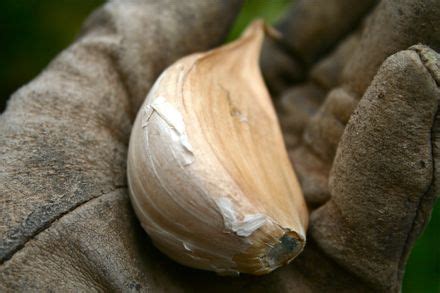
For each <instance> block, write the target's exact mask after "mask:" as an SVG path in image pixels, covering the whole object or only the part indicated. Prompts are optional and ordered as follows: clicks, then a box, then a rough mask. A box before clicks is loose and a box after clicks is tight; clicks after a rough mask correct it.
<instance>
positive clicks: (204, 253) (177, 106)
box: [127, 21, 308, 275]
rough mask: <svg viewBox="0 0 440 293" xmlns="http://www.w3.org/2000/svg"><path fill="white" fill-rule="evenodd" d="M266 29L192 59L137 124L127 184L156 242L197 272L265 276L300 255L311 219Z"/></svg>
mask: <svg viewBox="0 0 440 293" xmlns="http://www.w3.org/2000/svg"><path fill="white" fill-rule="evenodd" d="M264 33H265V25H264V23H263V22H261V21H256V22H254V23H253V24H252V25H250V27H249V28H248V29H247V30H246V31H245V32H244V33H243V35H242V36H241V38H240V39H238V40H237V41H235V42H232V43H230V44H227V45H224V46H222V47H219V48H217V49H214V50H211V51H208V52H206V53H198V54H193V55H190V56H188V57H185V58H183V59H181V60H179V61H177V62H176V63H175V64H173V65H172V66H170V67H169V68H168V69H167V70H165V71H164V72H163V73H162V75H161V76H160V77H159V79H158V80H157V81H156V83H155V84H154V86H153V88H152V89H151V91H150V93H149V94H148V96H147V98H146V100H145V102H144V104H143V106H142V107H141V109H140V110H139V113H138V115H137V117H136V121H135V124H134V126H133V130H132V134H131V138H130V146H129V153H128V167H127V172H128V183H129V189H130V198H131V201H132V204H133V207H134V209H135V212H136V214H137V216H138V218H139V219H140V222H141V224H142V226H143V228H144V229H145V230H146V232H147V233H148V234H149V235H150V237H151V238H152V240H153V242H154V244H155V245H156V246H157V247H158V248H159V249H160V250H161V251H162V252H164V253H165V254H167V255H168V256H169V257H171V258H172V259H174V260H176V261H178V262H179V263H182V264H184V265H188V266H190V267H194V268H199V269H205V270H211V271H215V272H217V273H219V274H227V275H231V274H232V275H234V274H238V273H239V272H242V273H249V274H256V275H260V274H266V273H269V272H271V271H272V270H274V269H276V268H278V267H280V266H282V265H284V264H286V263H288V262H290V261H291V260H292V259H293V258H294V257H295V256H297V255H298V254H299V253H300V252H301V251H302V249H303V247H304V244H305V231H306V227H307V222H308V212H307V208H306V205H305V201H304V198H303V195H302V192H301V189H300V187H299V184H298V181H297V179H296V176H295V174H294V171H293V169H292V166H291V165H290V161H289V159H288V155H287V152H286V149H285V147H284V143H283V138H282V135H281V131H280V127H279V125H278V120H277V117H276V114H275V111H274V108H273V105H272V102H271V99H270V96H269V93H268V91H267V89H266V86H265V84H264V81H263V79H262V76H261V72H260V69H259V64H258V61H259V55H260V50H261V44H262V41H263V38H264Z"/></svg>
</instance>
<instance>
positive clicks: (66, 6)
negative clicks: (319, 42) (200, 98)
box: [0, 0, 440, 292]
mask: <svg viewBox="0 0 440 293" xmlns="http://www.w3.org/2000/svg"><path fill="white" fill-rule="evenodd" d="M158 1H159V0H158ZM176 1H178V0H176ZM207 1H208V0H207ZM102 2H103V1H102V0H82V1H80V0H57V1H55V0H1V1H0V111H3V109H4V106H5V103H6V100H7V99H8V98H9V96H10V95H11V94H12V93H13V92H14V91H15V90H16V89H18V88H19V87H20V86H21V85H23V84H25V83H27V82H28V81H30V80H31V79H32V78H33V77H35V76H36V75H37V74H38V73H39V72H40V71H41V70H42V69H43V68H44V67H45V66H46V65H47V64H48V62H49V61H50V60H51V59H52V58H53V57H54V56H56V54H58V53H59V52H60V51H61V50H62V49H63V48H65V47H66V46H68V44H69V43H70V42H72V40H74V38H75V36H76V35H77V34H78V32H79V28H80V26H81V23H82V22H83V20H84V19H85V18H86V16H87V15H88V14H89V13H90V12H91V11H92V10H93V9H94V8H95V7H97V6H98V5H100V4H101V3H102ZM290 3H291V1H290V0H246V2H245V5H244V7H243V10H242V12H241V14H240V16H239V18H238V19H237V21H236V24H235V26H234V28H233V30H232V31H231V33H230V35H229V37H228V39H229V40H230V39H233V38H235V37H236V36H237V35H238V34H239V33H240V32H241V30H242V29H243V28H244V27H245V26H246V24H247V23H249V22H250V21H251V20H252V19H253V18H255V17H262V18H264V19H265V20H266V21H268V22H270V23H273V22H274V20H276V19H277V18H279V16H280V15H281V14H282V13H283V11H284V10H285V9H286V8H287V6H288V5H289V4H290ZM439 227H440V205H437V206H436V208H435V210H434V213H433V215H432V219H431V222H430V224H429V226H428V228H427V229H426V231H425V232H424V234H423V236H422V237H421V238H420V239H419V240H418V241H417V244H416V246H415V248H414V250H413V252H412V254H411V257H410V259H409V262H408V266H407V269H406V274H405V280H404V284H403V292H440V237H439V236H438V234H437V231H436V229H438V228H439Z"/></svg>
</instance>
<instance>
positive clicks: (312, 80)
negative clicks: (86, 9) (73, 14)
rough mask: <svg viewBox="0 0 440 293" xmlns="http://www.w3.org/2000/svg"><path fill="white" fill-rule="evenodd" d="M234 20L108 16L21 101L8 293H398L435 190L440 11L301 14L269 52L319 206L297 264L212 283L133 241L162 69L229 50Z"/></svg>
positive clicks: (1, 279)
mask: <svg viewBox="0 0 440 293" xmlns="http://www.w3.org/2000/svg"><path fill="white" fill-rule="evenodd" d="M239 7H240V1H239V0H222V1H217V2H212V1H203V0H197V1H185V2H183V1H181V2H176V1H173V0H165V1H160V2H159V1H153V0H149V1H141V0H136V1H135V0H132V1H125V2H122V1H111V2H109V3H107V4H106V5H104V7H102V8H101V9H99V10H97V11H96V12H95V13H94V14H93V15H92V16H91V17H90V18H89V19H88V20H87V21H86V23H85V25H84V27H83V30H82V33H81V35H80V36H79V38H78V39H77V40H76V41H75V42H74V43H73V44H72V45H71V46H70V47H69V48H67V49H66V50H65V51H64V52H62V53H61V54H60V55H59V56H58V57H57V58H56V59H55V60H54V61H53V62H52V63H51V64H50V65H49V66H48V67H47V68H46V69H45V70H44V71H43V72H42V73H41V74H40V75H39V76H38V77H37V78H36V79H34V80H33V81H32V82H31V83H29V84H28V85H26V86H24V87H23V88H21V89H19V90H18V91H17V92H16V93H15V94H14V95H13V96H12V97H11V99H10V101H9V103H8V107H7V110H6V111H5V112H4V114H2V116H1V117H0V121H1V122H0V137H1V138H0V141H1V142H2V143H1V145H0V166H2V167H1V170H0V188H1V197H0V203H1V210H0V219H1V223H2V224H1V225H0V261H1V263H0V290H1V291H66V290H67V291H114V290H116V291H153V292H164V291H166V292H170V291H172V292H174V291H176V292H179V291H189V292H193V291H201V292H205V291H208V290H209V291H227V290H228V291H232V290H243V291H244V290H247V291H262V292H263V291H264V292H267V291H271V292H272V291H273V292H287V291H296V292H315V291H316V292H321V291H326V292H333V291H335V292H336V291H338V292H341V291H342V292H344V291H356V292H363V291H375V292H378V291H385V292H388V291H392V292H395V291H399V289H400V284H401V280H402V275H403V271H404V267H405V263H406V259H407V256H408V254H409V252H410V250H411V247H412V245H413V243H414V241H415V240H416V238H417V237H418V235H419V234H420V233H421V231H422V229H423V227H424V226H425V225H426V223H427V220H428V218H429V215H430V211H431V209H432V207H433V204H434V200H435V197H436V194H437V195H438V192H439V189H438V184H439V183H438V176H439V171H438V170H440V166H439V159H438V156H439V147H440V136H439V131H440V122H439V121H440V119H439V117H438V116H439V115H438V114H437V109H438V102H439V99H440V89H439V85H440V68H439V67H440V57H439V55H438V54H437V53H436V52H435V51H434V50H439V49H440V29H439V28H440V26H439V24H440V18H438V16H439V15H440V3H438V1H435V0H419V1H414V0H404V1H397V0H388V1H382V2H380V3H375V1H371V0H361V1H357V3H356V4H354V3H353V1H348V0H332V1H328V0H314V1H309V0H303V1H300V0H298V1H296V2H295V5H294V6H293V7H292V9H291V11H289V13H288V14H287V15H286V17H285V19H284V20H282V21H281V22H280V24H279V25H278V28H279V30H280V31H281V32H282V33H283V35H284V38H283V40H282V41H280V42H273V41H267V43H266V45H265V51H264V54H263V59H262V66H263V71H264V73H265V75H266V79H267V82H268V85H269V87H270V89H271V90H272V92H273V93H274V97H275V99H274V103H275V105H276V107H277V109H278V111H279V115H280V120H281V124H282V127H283V130H284V133H285V139H286V145H287V146H288V149H289V154H290V156H291V159H292V162H293V165H294V168H295V170H296V172H297V174H298V177H299V179H300V182H301V185H302V188H303V191H304V194H305V196H306V200H307V203H308V205H309V207H310V217H311V218H310V229H309V232H308V243H307V245H306V248H305V250H304V252H303V253H302V254H301V255H300V256H299V257H298V258H297V259H296V260H294V261H293V262H292V263H291V264H290V265H288V266H286V267H284V268H281V269H278V270H277V271H275V272H273V273H271V274H269V275H267V276H263V277H254V276H241V277H239V278H227V277H219V276H216V275H215V274H214V273H211V272H204V271H199V270H194V269H190V268H186V267H183V266H180V265H178V264H177V263H175V262H173V261H171V260H169V259H168V258H167V257H166V256H164V255H163V254H161V253H160V252H159V251H158V250H157V249H156V248H154V246H153V245H152V244H151V241H150V240H149V238H148V236H147V235H146V233H145V232H144V231H143V230H142V229H141V228H140V225H139V223H138V221H137V219H136V218H135V216H134V213H133V210H132V209H131V206H130V202H129V200H128V195H127V185H126V178H125V169H126V152H127V144H128V138H129V134H130V127H131V123H132V121H133V119H134V116H135V114H136V111H137V109H138V107H139V106H140V104H141V102H142V101H143V99H144V97H145V96H146V94H147V92H148V90H149V88H150V87H151V85H152V83H153V82H154V80H155V79H156V78H157V76H158V75H159V74H160V72H161V71H162V70H163V69H164V68H166V66H168V65H169V64H171V63H172V62H173V61H175V60H176V59H178V58H179V57H182V56H184V55H186V54H189V53H191V52H195V51H201V50H206V49H208V48H210V47H213V46H215V45H218V44H220V43H221V41H222V39H223V37H224V36H225V34H226V33H227V31H228V28H229V26H230V24H231V23H232V21H233V19H234V16H235V15H236V13H237V12H238V10H239ZM353 28H355V29H353ZM418 43H423V44H424V45H416V46H413V45H415V44H418ZM408 48H409V49H408ZM431 48H432V49H431Z"/></svg>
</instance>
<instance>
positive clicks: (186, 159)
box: [143, 96, 194, 166]
mask: <svg viewBox="0 0 440 293" xmlns="http://www.w3.org/2000/svg"><path fill="white" fill-rule="evenodd" d="M153 113H157V115H158V116H159V117H160V118H161V119H162V120H163V121H164V122H165V123H166V124H167V125H168V127H169V128H170V129H171V130H172V132H171V134H170V135H171V138H172V140H173V141H176V142H177V143H180V145H181V147H182V151H180V152H179V153H180V155H181V156H180V158H181V161H182V164H183V165H184V166H187V165H190V164H191V163H193V162H194V154H193V149H192V146H191V144H190V143H189V141H188V136H187V134H186V129H185V122H184V121H183V117H182V114H181V113H180V112H179V111H178V110H177V109H176V108H175V107H174V106H173V105H172V104H171V103H169V102H168V101H167V100H166V99H165V98H164V97H162V96H158V97H157V98H155V99H154V100H153V101H152V102H151V104H149V105H147V106H146V107H145V116H146V123H145V124H144V125H143V127H147V126H148V121H149V120H150V118H151V116H152V115H153Z"/></svg>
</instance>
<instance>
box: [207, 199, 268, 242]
mask: <svg viewBox="0 0 440 293" xmlns="http://www.w3.org/2000/svg"><path fill="white" fill-rule="evenodd" d="M216 204H217V206H218V208H219V211H220V214H221V215H222V217H223V221H224V223H225V228H226V229H229V230H232V231H233V232H234V233H235V234H237V235H238V236H243V237H247V236H250V235H251V234H252V233H253V232H254V231H256V230H258V229H259V228H260V227H261V226H263V225H264V224H265V223H266V216H265V215H263V214H258V213H257V214H249V215H245V216H244V217H242V219H239V215H237V212H236V211H235V209H234V205H233V203H232V201H231V200H230V199H229V198H227V197H221V198H219V199H218V200H216Z"/></svg>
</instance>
